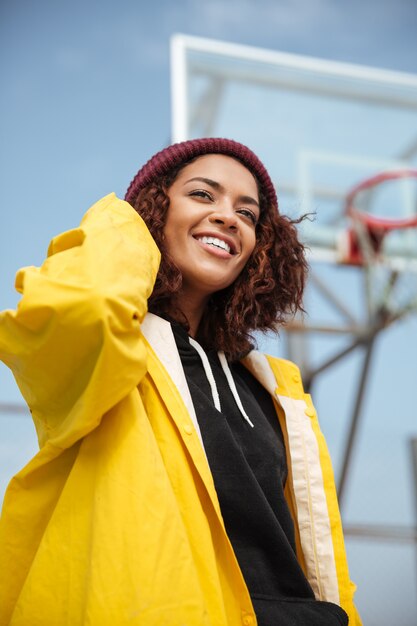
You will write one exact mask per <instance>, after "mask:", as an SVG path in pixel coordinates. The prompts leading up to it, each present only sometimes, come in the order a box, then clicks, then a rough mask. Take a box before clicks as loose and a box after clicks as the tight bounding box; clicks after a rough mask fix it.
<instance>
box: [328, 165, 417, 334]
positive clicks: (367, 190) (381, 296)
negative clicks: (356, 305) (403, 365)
mask: <svg viewBox="0 0 417 626" xmlns="http://www.w3.org/2000/svg"><path fill="white" fill-rule="evenodd" d="M401 179H403V180H405V179H417V170H416V169H405V170H398V171H392V172H383V173H381V174H378V175H377V176H373V177H372V178H369V179H367V180H365V181H363V182H361V183H360V184H359V185H356V186H355V187H354V188H353V189H352V190H351V191H350V192H349V193H348V195H347V197H346V204H345V214H346V217H347V219H348V221H349V227H348V229H347V230H346V231H345V233H344V237H343V239H341V240H340V244H341V245H340V247H339V260H340V262H341V263H343V264H345V265H350V266H356V267H358V268H362V270H363V273H364V280H365V290H366V300H367V305H368V314H369V315H370V317H372V316H375V315H376V314H377V312H379V313H378V314H379V315H383V316H384V317H385V318H386V321H387V323H390V320H392V319H398V318H399V317H402V316H403V315H405V314H406V313H407V312H409V311H411V310H415V308H416V307H417V273H416V266H415V259H416V257H417V231H416V232H415V231H414V229H416V228H417V213H416V211H417V201H416V198H417V191H414V192H413V194H414V195H409V196H407V199H408V200H410V199H411V202H407V204H408V205H409V206H408V215H406V216H404V217H396V218H392V217H381V216H378V215H376V214H375V213H376V210H375V206H374V205H375V204H376V200H377V199H378V197H379V196H378V194H377V191H381V190H380V189H376V188H377V187H378V186H381V185H384V184H385V183H387V182H388V181H395V180H398V181H399V182H400V180H401ZM416 182H417V181H416ZM410 190H411V187H410V188H405V187H404V189H401V191H402V192H404V191H410ZM385 191H386V189H385ZM380 195H381V194H380ZM388 197H389V194H388V193H385V195H384V196H383V198H384V199H385V200H387V199H388ZM398 202H401V200H400V201H398V200H396V203H397V204H398ZM410 206H411V209H412V210H413V213H412V214H411V215H410ZM391 207H392V204H391V203H389V210H390V211H391ZM370 209H372V210H373V213H371V211H370ZM395 209H398V206H394V207H393V210H392V213H395ZM405 231H409V232H405ZM389 244H395V245H391V247H390V245H389ZM395 246H397V248H398V249H399V254H398V255H397V256H396V255H395V254H393V250H394V251H395V250H397V248H396V247H395Z"/></svg>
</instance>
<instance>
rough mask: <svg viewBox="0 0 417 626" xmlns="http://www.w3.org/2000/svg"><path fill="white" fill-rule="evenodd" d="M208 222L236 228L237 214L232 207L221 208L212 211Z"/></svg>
mask: <svg viewBox="0 0 417 626" xmlns="http://www.w3.org/2000/svg"><path fill="white" fill-rule="evenodd" d="M209 222H211V223H212V224H223V225H224V226H226V228H231V229H236V228H237V216H236V214H235V212H234V211H233V210H232V209H227V208H225V209H221V210H217V211H213V213H212V214H211V215H210V216H209Z"/></svg>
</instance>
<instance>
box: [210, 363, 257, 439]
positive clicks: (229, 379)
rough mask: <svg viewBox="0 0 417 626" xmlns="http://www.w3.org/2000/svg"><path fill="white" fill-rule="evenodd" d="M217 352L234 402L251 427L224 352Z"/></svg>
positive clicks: (251, 424)
mask: <svg viewBox="0 0 417 626" xmlns="http://www.w3.org/2000/svg"><path fill="white" fill-rule="evenodd" d="M217 354H218V355H219V360H220V365H221V366H222V368H223V372H224V374H225V376H226V378H227V382H228V383H229V387H230V391H231V392H232V394H233V397H234V399H235V402H236V404H237V406H238V407H239V411H240V412H241V413H242V416H243V417H244V419H245V420H246V421H247V423H248V424H250V426H252V428H253V427H254V425H253V423H252V422H251V420H250V418H249V416H248V414H247V413H246V411H245V409H244V408H243V405H242V402H241V400H240V397H239V394H238V392H237V389H236V385H235V381H234V378H233V376H232V372H231V371H230V367H229V364H228V362H227V359H226V356H225V354H224V352H218V353H217Z"/></svg>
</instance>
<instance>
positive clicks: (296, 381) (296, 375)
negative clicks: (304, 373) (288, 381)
mask: <svg viewBox="0 0 417 626" xmlns="http://www.w3.org/2000/svg"><path fill="white" fill-rule="evenodd" d="M292 379H293V381H294V382H295V383H299V382H300V380H301V376H300V374H294V376H293V377H292Z"/></svg>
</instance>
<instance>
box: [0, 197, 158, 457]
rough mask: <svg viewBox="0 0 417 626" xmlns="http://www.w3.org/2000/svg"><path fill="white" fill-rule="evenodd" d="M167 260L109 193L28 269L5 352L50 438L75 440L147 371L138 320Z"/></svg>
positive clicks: (0, 351)
mask: <svg viewBox="0 0 417 626" xmlns="http://www.w3.org/2000/svg"><path fill="white" fill-rule="evenodd" d="M158 265H159V251H158V248H157V247H156V245H155V243H154V241H153V239H152V237H151V236H150V234H149V231H148V230H147V228H146V226H145V224H144V223H143V221H142V219H141V218H140V217H139V216H138V214H137V213H136V212H135V211H134V209H133V208H132V207H131V206H130V205H129V204H128V203H126V202H124V201H122V200H119V199H118V198H117V197H116V196H115V195H114V194H110V195H108V196H106V197H105V198H103V199H102V200H100V201H99V202H97V203H96V204H95V205H94V206H93V207H91V208H90V210H89V211H88V212H87V213H86V215H85V216H84V218H83V220H82V222H81V224H80V226H79V228H76V229H74V230H70V231H67V232H64V233H63V234H61V235H59V236H58V237H56V238H55V239H53V240H52V242H51V244H50V246H49V250H48V257H47V259H46V261H45V262H44V263H43V265H42V266H41V267H40V268H36V267H28V268H24V269H22V270H20V271H19V272H18V274H17V277H16V289H17V290H18V291H19V292H21V293H22V299H21V301H20V302H19V305H18V307H17V309H16V311H4V312H3V313H2V314H0V358H1V359H2V360H3V361H4V362H5V363H6V365H8V366H9V367H10V368H11V370H12V371H13V374H14V376H15V378H16V381H17V384H18V385H19V388H20V390H21V392H22V394H23V396H24V398H25V400H26V402H27V404H28V406H29V409H30V411H31V413H32V416H33V419H34V422H35V426H36V429H37V433H38V438H39V443H40V445H41V446H42V445H43V444H44V443H45V442H46V441H47V440H49V441H51V443H53V444H54V445H57V446H59V447H68V446H70V445H72V444H73V443H74V441H77V440H78V439H79V438H80V437H83V436H84V435H86V434H87V433H88V432H90V431H91V430H92V429H93V428H94V427H95V426H97V424H98V423H99V422H100V420H101V417H102V415H103V414H104V413H105V412H107V411H108V410H109V409H110V408H111V407H112V406H114V405H115V404H116V403H117V402H118V401H120V400H121V399H122V398H123V397H124V396H126V395H127V394H128V393H129V392H130V391H131V390H132V389H134V388H135V387H136V385H137V384H138V383H139V381H140V379H141V378H142V376H143V375H144V373H145V372H146V350H145V346H144V340H143V337H142V335H141V332H140V323H141V321H142V319H143V317H144V315H145V314H146V310H147V299H148V297H149V295H150V294H151V292H152V289H153V284H154V281H155V277H156V273H157V270H158Z"/></svg>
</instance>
